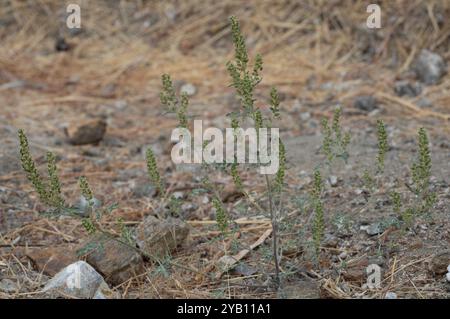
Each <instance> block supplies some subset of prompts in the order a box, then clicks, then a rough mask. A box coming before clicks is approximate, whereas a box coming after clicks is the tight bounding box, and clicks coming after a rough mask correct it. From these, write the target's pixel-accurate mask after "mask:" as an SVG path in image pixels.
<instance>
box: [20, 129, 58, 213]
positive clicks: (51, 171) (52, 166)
mask: <svg viewBox="0 0 450 319" xmlns="http://www.w3.org/2000/svg"><path fill="white" fill-rule="evenodd" d="M18 136H19V143H20V162H21V164H22V168H23V170H24V171H25V173H26V175H27V178H28V180H29V181H30V182H31V184H32V185H33V187H34V189H35V191H36V192H37V193H38V195H39V199H40V200H41V202H42V203H43V204H45V205H47V206H50V207H52V208H55V209H62V208H64V205H65V202H64V198H63V197H62V194H61V183H60V181H59V177H58V170H57V167H56V157H55V155H54V154H53V153H51V152H47V169H48V175H49V181H48V182H46V181H45V180H44V179H43V178H42V177H41V175H40V174H39V171H38V169H37V167H36V164H35V162H34V160H33V157H32V156H31V153H30V149H29V144H28V139H27V136H26V135H25V132H24V131H23V130H19V131H18Z"/></svg>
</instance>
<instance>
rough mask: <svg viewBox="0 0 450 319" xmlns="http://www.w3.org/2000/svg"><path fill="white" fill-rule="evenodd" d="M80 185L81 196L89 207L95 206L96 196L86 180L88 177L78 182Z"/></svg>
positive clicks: (81, 178) (82, 177)
mask: <svg viewBox="0 0 450 319" xmlns="http://www.w3.org/2000/svg"><path fill="white" fill-rule="evenodd" d="M78 184H79V186H80V191H81V195H83V197H84V198H85V199H86V201H87V202H88V203H89V205H91V206H92V205H93V200H94V194H93V193H92V190H91V187H90V186H89V183H88V181H87V179H86V177H84V176H81V177H80V179H79V180H78Z"/></svg>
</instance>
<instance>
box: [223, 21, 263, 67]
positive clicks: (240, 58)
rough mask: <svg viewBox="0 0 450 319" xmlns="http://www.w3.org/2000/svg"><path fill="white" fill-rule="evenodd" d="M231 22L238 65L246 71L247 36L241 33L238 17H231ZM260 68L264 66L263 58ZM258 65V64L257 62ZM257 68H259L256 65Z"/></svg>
mask: <svg viewBox="0 0 450 319" xmlns="http://www.w3.org/2000/svg"><path fill="white" fill-rule="evenodd" d="M230 23H231V35H232V37H233V43H234V50H235V57H236V66H237V68H238V70H239V71H245V70H246V69H247V63H248V54H247V47H246V46H245V38H244V36H243V35H242V33H241V27H240V25H239V21H238V20H237V18H236V17H234V16H232V17H230ZM258 64H259V66H260V68H261V67H262V60H261V59H260V61H259V63H258ZM255 65H256V64H255ZM255 69H257V68H256V67H255Z"/></svg>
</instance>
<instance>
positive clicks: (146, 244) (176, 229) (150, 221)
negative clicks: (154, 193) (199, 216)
mask: <svg viewBox="0 0 450 319" xmlns="http://www.w3.org/2000/svg"><path fill="white" fill-rule="evenodd" d="M188 234H189V225H188V224H186V223H185V222H183V221H182V220H180V219H178V218H172V217H169V218H167V219H164V220H160V219H158V218H156V217H154V216H151V215H150V216H148V217H147V218H145V219H144V221H143V222H142V223H141V224H140V225H139V226H138V227H137V229H136V239H137V244H138V246H139V248H140V249H141V250H143V251H144V252H145V253H146V254H147V255H148V256H152V257H156V258H158V257H163V256H165V255H167V254H169V253H170V252H171V251H173V250H175V249H176V248H177V247H178V246H179V245H181V244H182V243H183V242H184V241H185V240H186V237H187V236H188Z"/></svg>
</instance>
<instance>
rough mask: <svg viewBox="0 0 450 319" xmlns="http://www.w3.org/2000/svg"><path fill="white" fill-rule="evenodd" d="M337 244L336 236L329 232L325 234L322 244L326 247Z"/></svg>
mask: <svg viewBox="0 0 450 319" xmlns="http://www.w3.org/2000/svg"><path fill="white" fill-rule="evenodd" d="M337 245H338V238H337V237H336V236H334V235H331V234H325V238H324V240H323V246H324V247H327V248H336V247H337Z"/></svg>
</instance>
